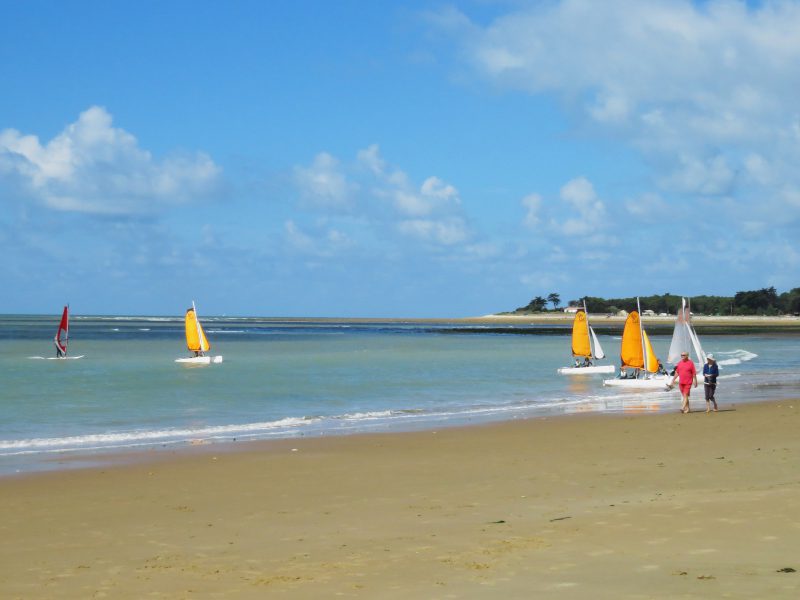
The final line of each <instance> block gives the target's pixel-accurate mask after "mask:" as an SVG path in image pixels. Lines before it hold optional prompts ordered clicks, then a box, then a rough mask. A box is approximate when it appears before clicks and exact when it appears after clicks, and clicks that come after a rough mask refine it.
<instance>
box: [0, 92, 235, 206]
mask: <svg viewBox="0 0 800 600" xmlns="http://www.w3.org/2000/svg"><path fill="white" fill-rule="evenodd" d="M220 175H221V169H220V168H219V167H218V166H217V165H216V164H214V162H213V161H212V160H211V158H210V157H208V156H207V155H205V154H203V153H197V154H194V155H191V156H172V157H168V158H166V159H164V160H162V161H157V160H155V159H154V158H153V156H152V155H151V154H150V153H149V152H147V151H146V150H143V149H141V148H140V147H139V145H138V141H137V140H136V138H135V137H134V136H133V135H132V134H130V133H128V132H127V131H125V130H123V129H119V128H114V127H113V126H112V118H111V115H110V114H109V113H108V112H107V111H106V110H105V109H104V108H102V107H99V106H93V107H91V108H89V109H88V110H86V111H85V112H83V113H81V115H80V116H79V118H78V120H77V121H76V122H75V123H72V124H70V125H68V126H67V127H66V128H65V129H64V130H63V131H62V132H61V133H60V134H58V135H57V136H56V137H54V138H53V139H52V140H50V141H49V142H47V143H45V144H42V143H41V142H40V141H39V138H38V137H37V136H35V135H23V134H21V133H20V132H18V131H16V130H14V129H6V130H3V131H1V132H0V177H3V178H7V177H15V178H16V179H17V180H18V181H19V182H21V184H22V187H23V188H24V189H25V190H26V192H27V194H28V196H29V197H31V198H33V199H34V200H36V201H38V202H40V203H42V204H44V205H45V206H48V207H50V208H53V209H56V210H62V211H74V212H84V213H95V214H121V215H124V214H142V213H150V212H153V211H155V210H158V209H159V208H163V207H166V206H169V205H176V204H182V203H186V202H189V201H191V200H193V199H199V198H203V197H206V196H208V195H210V194H211V193H213V192H214V191H215V190H216V189H217V187H218V185H219V180H220Z"/></svg>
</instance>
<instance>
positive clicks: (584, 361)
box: [581, 356, 592, 367]
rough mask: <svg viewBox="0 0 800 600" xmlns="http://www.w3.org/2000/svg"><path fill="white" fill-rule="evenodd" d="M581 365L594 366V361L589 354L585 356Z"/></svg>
mask: <svg viewBox="0 0 800 600" xmlns="http://www.w3.org/2000/svg"><path fill="white" fill-rule="evenodd" d="M581 366H582V367H591V366H592V361H591V360H589V357H588V356H585V357H584V358H583V364H582V365H581Z"/></svg>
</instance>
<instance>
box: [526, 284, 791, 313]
mask: <svg viewBox="0 0 800 600" xmlns="http://www.w3.org/2000/svg"><path fill="white" fill-rule="evenodd" d="M584 301H585V302H586V309H587V310H588V311H589V312H590V313H612V314H613V313H617V312H619V311H621V310H625V311H628V312H630V311H632V310H636V298H609V299H605V298H596V297H594V296H586V297H584V298H579V299H578V300H572V301H570V302H569V305H575V306H583V302H584ZM689 301H690V303H691V308H692V312H693V313H697V314H704V315H786V314H789V315H796V314H800V287H798V288H794V289H792V290H790V291H788V292H783V293H782V294H778V292H777V291H776V290H775V288H774V287H770V288H764V289H761V290H753V291H747V292H736V295H735V296H693V297H691V298H689ZM548 302H550V303H551V304H552V306H553V310H559V308H558V306H559V304H561V299H560V296H559V295H558V294H556V293H551V294H549V295H548V296H547V298H544V297H542V296H536V297H535V298H534V299H533V300H531V301H530V302H529V303H528V305H527V306H522V307H520V308H518V309H516V310H515V311H514V312H515V313H517V314H520V313H521V314H525V313H532V312H545V311H546V310H547V303H548ZM639 303H640V304H641V307H642V311H645V310H652V311H653V312H655V313H668V314H672V315H674V314H676V313H677V312H678V309H679V308H680V306H681V297H680V296H676V295H674V294H670V293H666V294H662V295H660V296H640V297H639Z"/></svg>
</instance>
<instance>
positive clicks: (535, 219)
mask: <svg viewBox="0 0 800 600" xmlns="http://www.w3.org/2000/svg"><path fill="white" fill-rule="evenodd" d="M521 204H522V206H523V207H524V208H525V209H526V211H527V212H526V213H525V219H524V220H523V223H524V225H525V227H528V228H529V229H534V228H535V227H536V226H537V225H539V223H541V219H540V218H539V211H540V210H541V208H542V197H541V196H540V195H539V194H528V195H527V196H525V197H524V198H523V199H522V201H521Z"/></svg>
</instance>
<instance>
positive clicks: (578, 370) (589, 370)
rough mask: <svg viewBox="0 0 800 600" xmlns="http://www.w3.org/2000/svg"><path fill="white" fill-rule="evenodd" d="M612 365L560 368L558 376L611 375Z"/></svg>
mask: <svg viewBox="0 0 800 600" xmlns="http://www.w3.org/2000/svg"><path fill="white" fill-rule="evenodd" d="M615 368H616V367H614V365H597V366H592V367H561V368H560V369H558V374H559V375H591V374H593V373H613V372H614V369H615Z"/></svg>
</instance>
